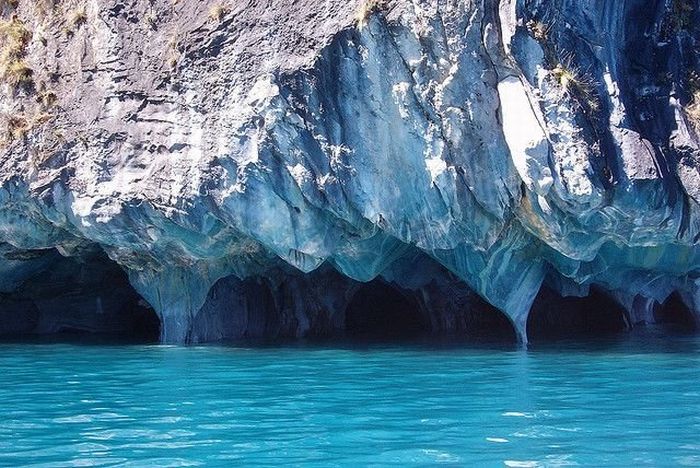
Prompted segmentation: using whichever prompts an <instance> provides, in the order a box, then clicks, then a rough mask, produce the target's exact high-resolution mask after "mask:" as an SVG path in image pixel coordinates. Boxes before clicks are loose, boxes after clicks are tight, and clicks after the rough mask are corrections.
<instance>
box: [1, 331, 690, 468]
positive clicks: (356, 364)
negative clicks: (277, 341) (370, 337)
mask: <svg viewBox="0 0 700 468" xmlns="http://www.w3.org/2000/svg"><path fill="white" fill-rule="evenodd" d="M0 415H1V417H0V465H3V466H19V465H23V466H24V465H35V466H51V467H56V466H76V465H81V466H92V465H107V466H109V465H127V466H189V465H193V466H194V465H207V466H232V465H252V464H263V465H269V464H281V463H284V464H287V465H293V466H294V465H312V466H324V467H325V466H358V465H367V464H373V463H374V464H379V465H392V464H393V465H396V466H410V465H423V466H425V465H434V464H441V463H442V464H448V465H449V464H451V465H457V466H465V465H470V466H474V465H479V466H523V467H524V466H570V465H577V464H582V465H588V466H604V465H605V466H610V465H616V466H634V465H654V466H660V465H663V466H668V465H696V466H697V465H700V438H699V437H698V436H700V339H699V338H698V337H688V336H673V337H669V336H665V337H662V336H658V335H654V334H653V333H649V332H645V333H641V334H640V333H635V334H632V335H628V336H626V337H625V338H617V339H611V340H607V341H595V342H587V343H578V344H570V343H556V344H549V345H547V346H539V347H533V348H531V349H529V350H527V351H525V350H521V349H517V348H508V347H500V348H499V347H487V346H481V347H465V346H460V345H443V346H437V345H431V346H427V345H393V346H392V345H384V346H380V345H366V346H358V345H354V346H352V345H342V344H339V345H316V346H302V345H298V346H279V347H241V346H239V347H236V346H204V347H168V346H143V345H120V346H117V345H109V344H95V345H80V344H55V343H53V344H52V343H33V344H32V343H29V344H28V343H23V344H17V343H5V344H0Z"/></svg>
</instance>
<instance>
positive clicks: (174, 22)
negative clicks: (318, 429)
mask: <svg viewBox="0 0 700 468" xmlns="http://www.w3.org/2000/svg"><path fill="white" fill-rule="evenodd" d="M0 4H1V5H3V6H2V8H3V12H2V13H3V15H4V20H3V24H2V27H1V28H0V35H1V36H2V46H3V49H2V55H1V57H2V63H1V64H0V66H2V67H3V68H2V70H1V71H2V78H3V80H2V81H3V84H2V93H1V94H0V106H1V108H2V113H3V114H2V125H3V128H4V141H3V145H2V152H1V153H0V184H1V185H0V243H1V244H0V251H1V255H0V271H2V276H1V277H0V292H2V296H1V297H0V317H5V316H8V313H7V311H12V310H16V309H17V307H19V306H18V305H17V304H18V301H25V302H26V301H29V302H33V301H34V300H35V299H36V301H38V302H41V303H42V304H45V303H47V302H46V300H44V299H42V298H44V296H46V294H47V293H45V292H44V293H40V292H36V293H31V294H30V293H28V291H29V292H31V291H35V290H36V289H37V288H38V286H37V285H39V284H44V283H46V281H47V280H46V278H47V275H49V274H50V272H53V271H60V275H59V276H60V278H61V281H62V282H63V283H65V282H70V281H73V282H74V283H75V284H76V285H88V286H89V285H91V284H93V283H95V281H94V277H93V278H86V275H85V273H83V274H80V272H81V271H82V272H84V271H100V272H102V273H100V274H102V275H103V277H104V280H103V281H102V282H101V285H94V284H93V286H94V287H92V286H91V287H77V286H74V287H75V288H76V289H77V290H80V291H84V294H83V293H81V294H83V295H84V296H85V297H86V298H87V299H81V300H80V301H79V303H80V304H81V305H80V309H81V310H83V309H84V308H85V307H87V308H88V309H89V307H88V305H86V304H91V303H97V302H98V301H99V302H100V303H109V304H112V305H113V309H114V310H111V309H110V312H109V313H108V314H107V315H110V316H114V315H115V314H117V315H118V313H119V312H118V311H119V310H121V309H120V307H126V306H123V304H122V305H120V302H119V301H118V300H117V299H118V298H116V297H114V291H115V290H117V288H121V289H120V290H124V297H125V299H124V301H125V302H124V303H125V304H126V303H128V304H129V306H128V307H127V309H128V311H129V312H128V314H131V315H129V316H130V317H131V316H133V315H134V312H133V311H134V310H135V307H137V306H136V305H134V299H133V298H132V296H131V295H130V294H131V292H132V291H128V289H130V288H133V290H135V291H136V292H137V293H138V295H139V296H140V297H141V298H142V299H141V301H137V302H139V303H141V305H143V303H144V301H145V302H147V303H148V304H149V305H150V307H152V308H153V310H154V311H155V313H156V314H157V316H158V318H159V320H160V337H161V340H162V341H163V342H173V343H181V342H188V341H189V342H196V341H210V340H219V339H226V338H240V337H270V336H274V337H283V336H286V337H303V336H325V335H329V334H333V333H341V334H342V333H344V332H348V331H351V329H352V330H360V331H362V326H363V325H362V323H368V322H369V323H374V324H375V325H376V326H377V327H383V328H386V329H387V330H389V329H391V328H392V327H394V328H396V329H397V330H403V329H406V331H410V330H412V329H413V330H415V329H422V330H426V331H428V332H441V333H443V332H444V333H452V334H456V335H469V334H474V333H476V334H479V333H481V331H483V330H485V329H489V328H492V329H499V330H503V329H504V323H505V327H506V328H507V327H512V330H513V331H514V333H515V335H516V336H517V338H518V339H519V340H520V341H521V342H527V340H528V317H529V316H530V315H531V311H533V310H535V309H536V308H537V307H534V308H533V303H534V304H535V305H537V304H546V307H545V308H546V309H547V311H546V314H545V315H540V316H539V318H538V319H537V320H538V322H541V321H542V320H543V318H542V317H550V319H549V321H550V322H551V321H552V320H555V321H556V317H562V316H565V315H566V314H567V313H569V312H567V307H565V306H564V305H565V304H567V302H566V300H567V299H569V298H586V297H605V298H607V299H606V300H610V301H611V302H610V303H607V302H605V301H603V302H601V301H596V300H593V301H591V302H590V303H588V305H586V306H585V307H575V308H574V309H576V310H580V314H583V315H586V314H589V313H592V312H590V311H591V310H593V309H595V308H596V307H598V308H599V309H600V308H602V309H604V310H603V312H605V311H606V310H610V311H616V310H618V308H619V309H620V310H621V311H622V312H621V314H622V317H621V323H622V324H623V326H625V327H628V328H629V327H632V326H634V325H635V324H638V323H655V322H661V321H664V320H667V319H669V317H673V316H674V314H673V313H667V312H668V311H666V312H663V310H664V307H663V305H662V304H664V303H668V301H669V298H674V300H673V301H672V303H673V304H675V305H674V307H679V306H680V305H683V307H685V308H687V315H688V316H687V317H686V319H688V318H690V322H691V323H697V320H698V319H699V318H700V110H699V109H700V71H699V70H700V6H699V5H698V3H697V1H695V0H580V1H576V2H571V1H568V0H500V1H499V0H480V1H479V0H476V1H463V0H461V1H457V0H412V1H409V0H393V1H381V0H366V1H358V0H350V1H337V0H328V1H324V2H319V1H313V0H279V1H274V2H273V1H262V0H249V1H241V2H230V3H222V2H214V1H211V0H206V1H196V2H195V1H184V0H183V1H177V2H173V1H172V0H148V1H147V0H107V1H93V0H88V1H81V0H76V1H68V0H63V1H61V2H57V3H54V2H53V1H51V0H47V1H43V2H34V1H31V2H30V1H28V0H19V1H18V2H0ZM95 262H97V263H100V262H101V263H100V264H101V265H102V266H101V267H99V268H98V267H95V266H94V265H96V263H95ZM70 265H75V267H74V270H71V269H70V268H69V267H70ZM80 265H82V266H80ZM86 265H93V267H89V266H86ZM115 267H118V268H117V269H118V270H120V271H123V272H124V273H125V274H126V276H127V277H128V284H127V283H126V281H125V280H124V281H122V280H121V279H119V278H120V276H119V273H120V271H118V272H116V273H114V274H107V273H104V272H110V271H113V270H114V268H115ZM91 268H92V269H91ZM71 271H74V274H73V275H72V276H71V275H70V272H71ZM87 276H91V275H90V274H88V275H87ZM110 278H115V279H114V280H113V281H114V285H113V289H112V290H111V291H110V288H109V287H105V286H106V285H109V283H110V281H111V280H110ZM49 283H50V281H49ZM129 285H130V286H129ZM54 286H55V285H54ZM97 286H101V287H97ZM47 287H49V286H47ZM368 288H369V289H368ZM392 294H395V296H391V295H392ZM392 297H393V299H392ZM90 298H91V299H90ZM105 298H106V299H105ZM382 298H384V299H387V298H389V299H391V300H388V299H387V300H386V303H385V304H384V305H383V307H382V308H375V309H376V310H375V309H372V307H373V304H377V303H381V302H382V300H383V299H382ZM42 301H43V302H42ZM91 301H92V302H91ZM49 302H50V301H49ZM55 303H56V304H57V305H56V306H55V307H54V309H51V310H49V309H50V307H49V306H46V307H48V309H46V312H45V313H44V312H37V311H36V310H35V309H36V306H34V305H31V307H29V306H27V307H28V308H25V309H26V310H29V309H31V310H32V311H34V312H32V314H33V315H32V316H33V317H34V318H33V319H32V320H33V322H32V323H33V324H34V325H31V326H29V325H27V324H24V325H22V324H21V323H17V320H15V319H11V318H6V319H3V323H6V324H7V325H3V324H0V331H6V332H7V331H16V330H18V329H22V330H24V331H27V332H32V331H35V332H41V331H46V329H49V330H50V329H56V323H61V320H60V316H61V310H64V311H65V313H66V314H69V312H70V309H71V306H70V305H68V304H69V303H67V302H65V301H63V300H61V301H56V302H55ZM392 304H393V305H394V306H395V307H392ZM611 304H612V305H611ZM46 307H45V308H46ZM543 307H544V306H543ZM394 308H396V309H401V310H393V311H392V309H394ZM98 309H99V310H103V309H101V308H99V307H97V306H96V307H95V310H96V313H98V312H97V311H98ZM367 310H374V312H373V314H374V315H372V314H367V313H365V312H366V311H367ZM363 311H364V312H363ZM382 311H385V312H386V311H391V313H392V314H394V315H392V316H391V317H390V319H391V320H390V322H391V323H392V325H391V326H387V324H386V323H383V322H382V321H381V320H380V317H378V315H381V314H382V313H383V312H382ZM402 311H403V312H402ZM603 312H601V311H598V312H596V313H603ZM27 313H29V312H27ZM100 313H101V312H100ZM125 313H126V312H125ZM387 313H388V312H387ZM611 313H613V312H611ZM357 314H359V315H357ZM363 314H364V315H363ZM402 314H403V315H402ZM9 315H10V316H12V317H15V315H14V314H12V313H10V314H9ZM30 315H31V314H30ZM88 315H89V314H88ZM595 316H597V315H595ZM38 317H44V318H46V317H53V318H52V319H51V320H50V321H49V322H50V323H53V324H54V325H53V326H48V325H47V326H46V327H48V328H46V327H44V328H43V329H42V327H41V326H39V325H37V324H38V323H46V320H43V319H42V320H39V318H38ZM57 317H59V318H57ZM552 317H553V318H552ZM96 322H99V318H97V319H95V318H94V317H88V318H85V321H84V323H85V324H87V325H85V326H82V328H85V329H95V327H96V325H95V323H96ZM590 322H591V321H590V320H587V321H585V323H587V324H588V325H590ZM607 322H609V320H608V321H607ZM607 322H606V323H607ZM612 322H615V321H614V320H613V321H612ZM81 323H82V322H81V321H80V320H73V322H71V325H70V326H71V327H73V328H81ZM110 323H113V322H110ZM130 323H131V322H130ZM561 323H563V324H568V326H571V327H576V326H577V323H583V322H580V321H576V320H562V321H561ZM22 327H24V328H26V330H25V329H23V328H22ZM59 328H60V327H59ZM98 328H99V327H98ZM370 328H371V327H370ZM365 331H367V330H365Z"/></svg>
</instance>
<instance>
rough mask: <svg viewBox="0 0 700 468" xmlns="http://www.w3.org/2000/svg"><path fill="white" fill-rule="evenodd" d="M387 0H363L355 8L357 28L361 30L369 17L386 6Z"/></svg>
mask: <svg viewBox="0 0 700 468" xmlns="http://www.w3.org/2000/svg"><path fill="white" fill-rule="evenodd" d="M388 3H389V2H388V1H387V0H364V1H363V2H362V3H361V4H360V7H359V8H358V9H357V13H356V15H355V19H356V21H357V28H358V29H360V30H362V28H364V27H365V26H366V25H367V22H368V21H369V18H370V17H371V16H372V15H373V14H375V13H377V12H380V11H382V10H384V9H386V7H387V6H388Z"/></svg>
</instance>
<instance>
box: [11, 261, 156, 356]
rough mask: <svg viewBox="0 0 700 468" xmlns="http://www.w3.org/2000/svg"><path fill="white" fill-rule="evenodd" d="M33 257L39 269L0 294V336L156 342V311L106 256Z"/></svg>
mask: <svg viewBox="0 0 700 468" xmlns="http://www.w3.org/2000/svg"><path fill="white" fill-rule="evenodd" d="M36 258H37V260H41V261H42V262H43V263H42V267H41V268H37V269H36V270H35V271H33V273H32V274H31V275H30V276H29V277H27V278H25V279H24V281H23V282H22V283H21V284H20V285H19V287H17V288H16V289H15V290H14V291H12V292H10V293H4V294H2V295H0V335H1V336H3V337H5V338H20V337H31V336H51V337H52V339H59V340H64V339H65V340H69V341H73V340H82V339H84V338H85V339H92V338H96V337H101V338H109V339H110V340H112V339H114V340H118V341H129V342H157V341H158V339H159V335H160V320H159V319H158V316H157V315H156V313H155V311H154V310H153V308H152V307H150V305H149V304H148V303H147V302H146V301H145V300H144V299H142V298H141V296H139V294H138V293H137V292H136V291H135V290H134V288H133V287H132V286H131V284H130V283H129V280H128V277H127V275H126V273H125V272H124V271H123V270H122V269H121V268H120V267H119V266H118V265H117V264H115V263H114V262H112V261H111V260H110V259H109V258H108V257H107V256H106V255H105V254H104V253H102V252H94V253H91V254H89V255H86V256H84V257H80V258H74V257H63V256H61V255H60V254H58V253H57V252H56V251H53V250H50V251H46V252H45V253H43V254H41V256H39V255H38V254H37V257H36Z"/></svg>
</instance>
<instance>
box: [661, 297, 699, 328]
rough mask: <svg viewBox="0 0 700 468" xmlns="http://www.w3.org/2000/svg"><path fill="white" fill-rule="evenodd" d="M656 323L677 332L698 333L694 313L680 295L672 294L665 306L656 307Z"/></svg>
mask: <svg viewBox="0 0 700 468" xmlns="http://www.w3.org/2000/svg"><path fill="white" fill-rule="evenodd" d="M654 321H655V322H656V323H657V324H660V325H664V326H666V327H668V328H670V329H673V330H677V331H686V332H695V331H698V323H697V320H696V319H695V316H694V315H693V312H692V311H691V310H690V308H689V307H688V306H687V305H686V304H685V302H683V299H681V296H680V294H678V293H673V294H671V295H670V296H669V297H668V299H666V300H665V301H664V303H663V304H657V305H656V307H655V308H654Z"/></svg>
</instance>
